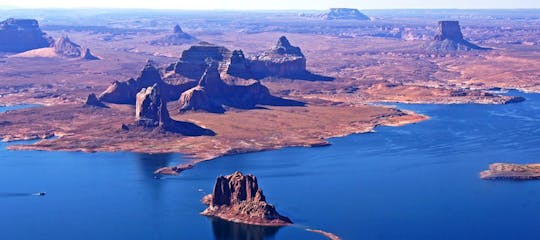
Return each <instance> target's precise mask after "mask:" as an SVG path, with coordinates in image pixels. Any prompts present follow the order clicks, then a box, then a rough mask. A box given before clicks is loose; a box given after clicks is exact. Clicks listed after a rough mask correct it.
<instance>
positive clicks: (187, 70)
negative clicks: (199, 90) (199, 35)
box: [167, 42, 231, 80]
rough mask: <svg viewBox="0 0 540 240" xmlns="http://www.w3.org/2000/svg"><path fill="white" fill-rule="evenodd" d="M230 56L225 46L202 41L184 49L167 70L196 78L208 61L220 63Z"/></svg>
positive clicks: (201, 73)
mask: <svg viewBox="0 0 540 240" xmlns="http://www.w3.org/2000/svg"><path fill="white" fill-rule="evenodd" d="M230 56H231V52H230V51H229V50H228V49H227V48H225V47H222V46H216V45H213V44H209V43H205V42H202V43H199V44H198V45H194V46H191V47H190V48H189V49H188V50H185V51H184V52H183V53H182V56H181V57H180V59H179V60H178V62H176V63H174V64H172V65H171V66H170V67H169V68H168V69H167V70H173V71H174V72H175V73H178V74H180V75H182V76H185V77H187V78H191V79H197V80H198V79H200V78H201V76H202V75H203V73H204V71H205V70H206V67H207V66H208V63H209V62H210V61H216V62H218V63H222V62H223V61H224V60H226V59H228V58H230Z"/></svg>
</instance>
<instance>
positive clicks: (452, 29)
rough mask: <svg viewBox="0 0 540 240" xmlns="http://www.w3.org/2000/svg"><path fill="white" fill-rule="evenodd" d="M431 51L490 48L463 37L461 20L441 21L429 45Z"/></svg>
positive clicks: (428, 48)
mask: <svg viewBox="0 0 540 240" xmlns="http://www.w3.org/2000/svg"><path fill="white" fill-rule="evenodd" d="M427 50H428V51H431V52H453V51H454V52H455V51H471V50H488V48H483V47H480V46H478V45H476V44H473V43H471V42H469V41H467V40H465V39H464V38H463V33H462V32H461V26H460V25H459V21H439V25H438V27H437V34H436V35H435V37H434V38H433V41H431V42H430V43H429V44H428V45H427Z"/></svg>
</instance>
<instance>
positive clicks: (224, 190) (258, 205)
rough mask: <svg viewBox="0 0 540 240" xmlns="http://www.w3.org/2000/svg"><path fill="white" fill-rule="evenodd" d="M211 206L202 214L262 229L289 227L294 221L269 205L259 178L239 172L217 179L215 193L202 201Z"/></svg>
mask: <svg viewBox="0 0 540 240" xmlns="http://www.w3.org/2000/svg"><path fill="white" fill-rule="evenodd" d="M202 201H203V203H204V204H206V205H208V208H206V209H205V210H204V211H203V212H202V213H201V214H202V215H205V216H212V217H218V218H221V219H224V220H227V221H232V222H240V223H245V224H252V225H261V226H286V225H290V224H292V221H291V220H290V219H289V218H287V217H284V216H281V215H280V214H279V213H278V212H277V211H276V208H275V207H274V206H273V205H271V204H268V203H267V202H266V197H265V196H264V194H263V192H262V189H260V188H259V185H258V183H257V178H256V177H255V176H253V175H251V174H248V175H243V174H242V173H240V172H235V173H233V174H231V175H227V176H220V177H218V178H217V179H216V184H215V185H214V190H213V192H212V194H209V195H207V196H205V197H204V198H203V199H202Z"/></svg>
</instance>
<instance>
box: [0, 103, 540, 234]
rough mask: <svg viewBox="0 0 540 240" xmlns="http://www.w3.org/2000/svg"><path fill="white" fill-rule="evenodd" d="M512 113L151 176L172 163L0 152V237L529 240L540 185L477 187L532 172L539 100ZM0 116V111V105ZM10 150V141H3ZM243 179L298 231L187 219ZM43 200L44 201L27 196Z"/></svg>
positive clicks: (443, 110)
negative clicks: (235, 176)
mask: <svg viewBox="0 0 540 240" xmlns="http://www.w3.org/2000/svg"><path fill="white" fill-rule="evenodd" d="M512 94H519V95H522V96H524V97H526V98H527V101H525V102H523V103H518V104H510V105H399V106H400V107H402V108H405V109H410V110H414V111H417V112H420V113H423V114H427V115H429V116H431V119H430V120H429V121H425V122H422V123H418V124H413V125H408V126H403V127H380V128H378V129H377V132H376V133H371V134H360V135H352V136H348V137H344V138H335V139H331V142H332V144H333V145H332V146H330V147H324V148H287V149H282V150H277V151H268V152H260V153H252V154H243V155H237V156H228V157H222V158H219V159H217V160H215V161H210V162H206V163H202V164H200V165H197V166H196V167H195V168H194V169H191V170H188V171H186V172H184V173H182V175H180V176H178V177H165V178H164V179H160V180H157V179H154V178H153V175H152V172H153V171H154V170H155V169H156V168H158V167H161V166H166V165H173V164H175V163H178V162H180V161H182V157H181V156H180V155H175V154H165V155H144V154H134V153H94V154H88V153H66V152H43V151H8V150H5V147H6V146H8V144H7V143H0V149H1V150H0V239H83V240H86V239H219V240H229V239H231V240H232V239H253V240H257V239H261V240H262V239H315V240H317V239H325V238H323V237H321V236H319V235H317V234H314V233H309V232H306V231H304V230H303V228H302V227H301V226H309V227H312V228H318V229H323V230H326V231H329V232H333V233H335V234H337V235H339V236H341V237H343V238H344V239H540V221H538V214H539V213H540V181H529V182H515V181H483V180H480V179H479V177H478V173H479V172H480V171H482V170H484V169H486V168H487V167H488V165H489V164H490V163H494V162H516V163H530V162H540V95H538V94H523V93H517V92H512ZM0 111H2V110H1V108H0ZM0 120H1V119H0ZM10 144H19V143H10ZM236 170H239V171H242V172H245V173H253V174H255V175H256V176H257V177H258V178H259V184H260V185H261V187H262V188H263V190H264V192H265V194H266V195H267V200H268V201H269V202H270V203H273V204H275V205H276V207H277V209H278V211H279V212H280V213H282V214H283V215H285V216H288V217H290V218H291V219H292V220H293V221H294V222H295V223H298V224H299V225H300V226H294V227H285V228H280V229H274V228H259V227H252V226H246V225H240V224H230V223H227V222H223V221H217V220H213V219H210V218H206V217H203V216H201V215H199V212H200V211H202V210H203V209H204V207H205V206H203V205H202V204H201V203H200V198H201V197H202V196H203V195H205V194H207V193H209V192H210V191H211V189H212V186H213V183H214V181H215V177H216V176H218V175H223V174H229V173H232V172H234V171H236ZM38 191H45V192H47V195H46V196H43V197H38V196H31V195H30V194H31V193H33V192H38Z"/></svg>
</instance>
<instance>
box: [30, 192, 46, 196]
mask: <svg viewBox="0 0 540 240" xmlns="http://www.w3.org/2000/svg"><path fill="white" fill-rule="evenodd" d="M45 194H47V193H46V192H37V193H33V194H32V195H34V196H45Z"/></svg>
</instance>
